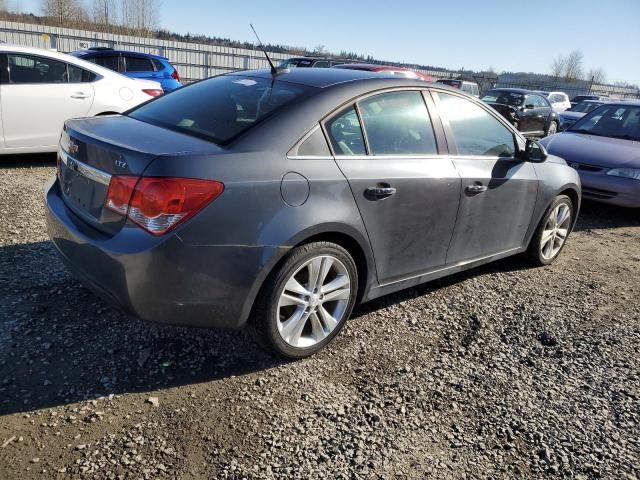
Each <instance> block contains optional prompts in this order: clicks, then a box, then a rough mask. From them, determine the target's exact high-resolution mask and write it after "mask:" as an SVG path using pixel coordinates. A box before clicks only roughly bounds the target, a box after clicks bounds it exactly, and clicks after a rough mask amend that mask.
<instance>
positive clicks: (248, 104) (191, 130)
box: [128, 75, 315, 144]
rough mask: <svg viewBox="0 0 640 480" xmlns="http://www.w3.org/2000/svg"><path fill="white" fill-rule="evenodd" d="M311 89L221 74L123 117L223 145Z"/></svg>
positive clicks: (279, 82) (263, 79)
mask: <svg viewBox="0 0 640 480" xmlns="http://www.w3.org/2000/svg"><path fill="white" fill-rule="evenodd" d="M313 90H315V89H314V88H313V87H308V86H305V85H299V84H292V83H287V82H283V81H278V80H276V81H275V82H273V81H272V80H271V79H265V78H257V77H247V76H236V75H223V76H219V77H214V78H211V79H209V80H204V81H202V82H198V83H196V84H194V85H191V86H188V87H185V88H181V89H179V90H176V91H174V92H172V93H171V94H170V95H166V96H163V97H159V98H158V99H157V100H154V101H152V102H150V103H147V104H144V105H142V106H141V107H139V108H137V109H135V110H132V111H131V112H129V114H128V115H129V116H130V117H131V118H135V119H136V120H140V121H143V122H146V123H150V124H153V125H157V126H159V127H163V128H168V129H170V130H175V131H179V132H182V133H186V134H189V135H193V136H195V137H201V138H204V139H206V140H210V141H212V142H214V143H218V144H223V143H225V142H228V141H230V140H232V139H233V138H234V137H236V136H238V135H240V134H241V133H243V132H245V131H246V130H248V129H250V128H251V127H252V126H253V125H255V124H256V123H258V122H259V121H261V120H263V119H265V118H267V117H268V116H270V115H272V114H273V113H274V112H276V111H277V110H279V109H280V108H282V107H283V106H285V105H287V104H289V103H291V102H293V101H294V100H296V99H298V98H300V97H303V96H308V95H310V94H311V92H312V91H313Z"/></svg>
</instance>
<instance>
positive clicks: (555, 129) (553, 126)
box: [547, 122, 558, 136]
mask: <svg viewBox="0 0 640 480" xmlns="http://www.w3.org/2000/svg"><path fill="white" fill-rule="evenodd" d="M557 132H558V126H557V125H556V122H551V125H549V131H548V132H547V136H549V135H555V134H556V133H557Z"/></svg>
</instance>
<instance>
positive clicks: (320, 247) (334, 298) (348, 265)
mask: <svg viewBox="0 0 640 480" xmlns="http://www.w3.org/2000/svg"><path fill="white" fill-rule="evenodd" d="M357 291H358V273H357V269H356V265H355V262H354V261H353V258H352V257H351V255H350V254H349V252H347V251H346V250H345V249H344V248H342V247H341V246H339V245H336V244H334V243H329V242H313V243H309V244H307V245H302V246H300V247H297V248H296V249H294V250H292V251H291V252H290V253H289V255H288V257H287V258H286V259H285V261H284V262H283V263H282V264H281V265H280V266H278V267H277V268H276V270H275V271H274V272H273V273H272V274H271V275H270V277H269V278H268V279H267V283H266V285H265V287H264V288H263V290H262V291H261V293H260V295H259V297H258V299H257V301H256V305H255V306H254V309H253V314H252V319H251V324H250V327H251V330H252V333H253V335H254V337H255V338H256V340H257V341H258V343H259V344H261V345H262V346H263V347H265V348H266V349H267V350H269V351H271V352H273V353H275V354H277V355H279V356H282V357H285V358H289V359H298V358H304V357H307V356H309V355H312V354H313V353H315V352H317V351H318V350H320V349H322V348H323V347H324V346H325V345H327V344H328V343H329V342H330V341H331V340H333V338H334V337H335V336H336V335H337V334H338V333H339V332H340V330H341V329H342V327H343V326H344V324H345V322H346V320H347V319H348V318H349V315H351V310H353V306H354V304H355V301H356V294H357Z"/></svg>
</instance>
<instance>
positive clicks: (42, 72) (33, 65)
mask: <svg viewBox="0 0 640 480" xmlns="http://www.w3.org/2000/svg"><path fill="white" fill-rule="evenodd" d="M8 62H9V83H13V84H26V83H66V82H67V80H68V78H67V64H66V63H65V62H60V61H58V60H52V59H50V58H45V57H38V56H35V55H21V54H12V53H10V54H9V55H8Z"/></svg>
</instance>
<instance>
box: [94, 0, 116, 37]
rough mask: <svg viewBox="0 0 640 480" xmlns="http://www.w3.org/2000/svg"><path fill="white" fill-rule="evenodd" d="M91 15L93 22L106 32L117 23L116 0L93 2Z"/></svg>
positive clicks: (97, 0) (96, 0)
mask: <svg viewBox="0 0 640 480" xmlns="http://www.w3.org/2000/svg"><path fill="white" fill-rule="evenodd" d="M91 13H92V19H93V22H94V23H97V24H98V25H102V26H103V27H104V28H105V30H106V31H107V32H108V31H110V30H111V27H112V26H114V25H116V24H117V23H118V22H119V20H118V6H117V4H116V0H93V9H92V12H91Z"/></svg>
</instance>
